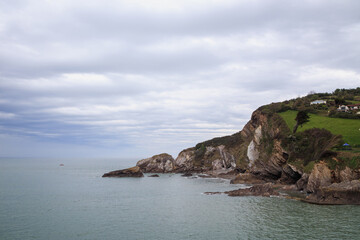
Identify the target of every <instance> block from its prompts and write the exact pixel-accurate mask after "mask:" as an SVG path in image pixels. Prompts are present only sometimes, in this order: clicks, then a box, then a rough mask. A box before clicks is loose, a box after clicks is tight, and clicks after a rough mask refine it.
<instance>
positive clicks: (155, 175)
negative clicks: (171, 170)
mask: <svg viewBox="0 0 360 240" xmlns="http://www.w3.org/2000/svg"><path fill="white" fill-rule="evenodd" d="M149 177H160V176H159V175H158V174H153V175H150V176H149Z"/></svg>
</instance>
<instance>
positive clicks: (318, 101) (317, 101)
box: [310, 100, 326, 105]
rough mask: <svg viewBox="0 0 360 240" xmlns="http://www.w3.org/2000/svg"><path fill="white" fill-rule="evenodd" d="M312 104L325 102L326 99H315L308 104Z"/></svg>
mask: <svg viewBox="0 0 360 240" xmlns="http://www.w3.org/2000/svg"><path fill="white" fill-rule="evenodd" d="M314 104H326V101H325V100H315V101H312V102H311V103H310V105H314Z"/></svg>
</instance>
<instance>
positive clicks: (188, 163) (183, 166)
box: [174, 148, 195, 172]
mask: <svg viewBox="0 0 360 240" xmlns="http://www.w3.org/2000/svg"><path fill="white" fill-rule="evenodd" d="M194 160H195V149H194V148H188V149H185V150H183V151H181V152H180V153H179V155H178V157H177V158H176V159H175V162H174V164H175V167H176V171H177V172H191V171H193V170H194Z"/></svg>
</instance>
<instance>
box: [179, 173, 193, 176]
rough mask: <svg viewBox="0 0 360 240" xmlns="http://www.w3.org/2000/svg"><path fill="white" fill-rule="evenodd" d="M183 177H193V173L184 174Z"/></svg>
mask: <svg viewBox="0 0 360 240" xmlns="http://www.w3.org/2000/svg"><path fill="white" fill-rule="evenodd" d="M181 176H182V177H191V176H192V173H189V172H187V173H184V174H183V175H181Z"/></svg>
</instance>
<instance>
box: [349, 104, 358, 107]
mask: <svg viewBox="0 0 360 240" xmlns="http://www.w3.org/2000/svg"><path fill="white" fill-rule="evenodd" d="M347 106H348V107H357V106H360V103H357V104H351V105H347Z"/></svg>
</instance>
